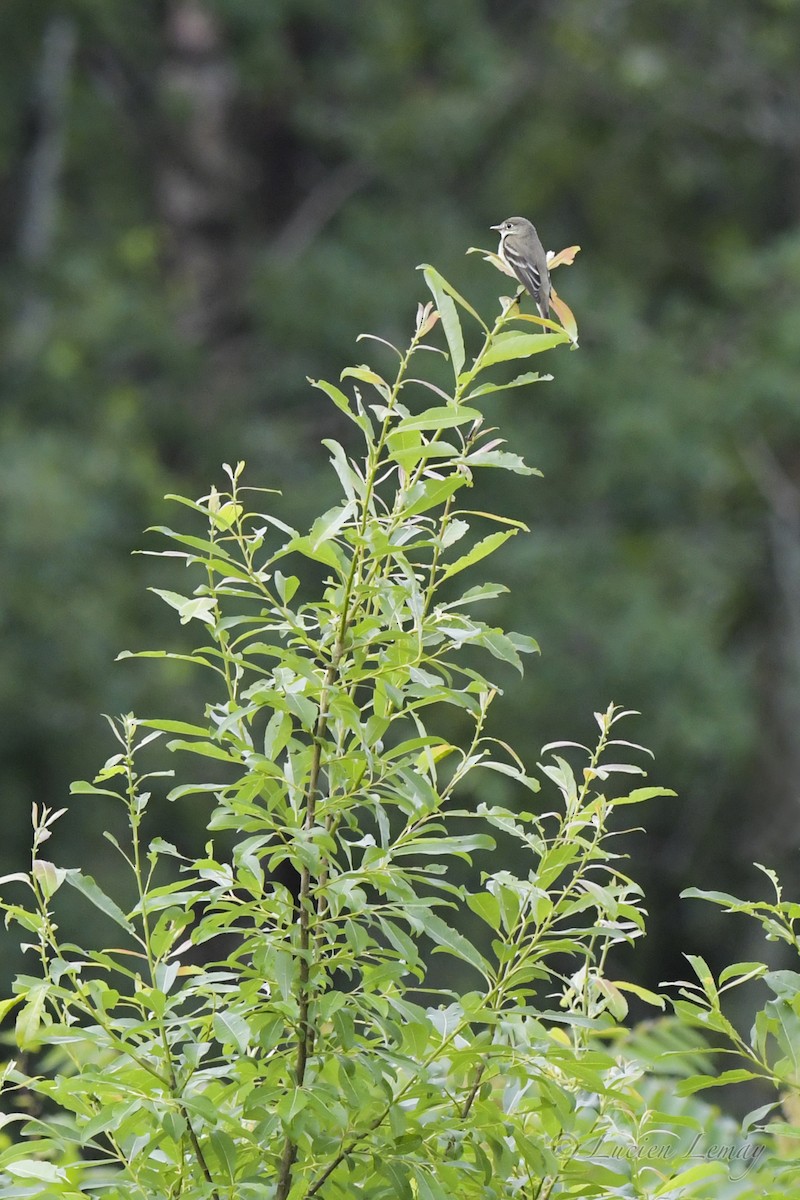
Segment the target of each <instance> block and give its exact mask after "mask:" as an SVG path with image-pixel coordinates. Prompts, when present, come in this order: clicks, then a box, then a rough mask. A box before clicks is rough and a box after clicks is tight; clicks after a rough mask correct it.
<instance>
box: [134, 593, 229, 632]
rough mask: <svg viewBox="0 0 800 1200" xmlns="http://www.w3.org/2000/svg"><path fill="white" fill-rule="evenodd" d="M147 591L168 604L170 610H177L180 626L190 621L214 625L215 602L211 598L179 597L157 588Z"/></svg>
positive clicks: (176, 594) (177, 594)
mask: <svg viewBox="0 0 800 1200" xmlns="http://www.w3.org/2000/svg"><path fill="white" fill-rule="evenodd" d="M147 590H148V592H153V594H154V595H156V596H160V597H161V599H162V600H164V601H166V603H167V604H169V606H170V608H174V609H176V610H177V612H178V613H179V614H180V618H181V625H186V624H188V622H189V621H192V620H194V621H203V622H204V624H206V625H213V624H214V621H215V619H216V606H217V602H216V600H215V599H214V597H213V596H181V595H180V594H179V593H178V592H169V591H166V590H165V589H164V588H157V587H151V588H148V589H147Z"/></svg>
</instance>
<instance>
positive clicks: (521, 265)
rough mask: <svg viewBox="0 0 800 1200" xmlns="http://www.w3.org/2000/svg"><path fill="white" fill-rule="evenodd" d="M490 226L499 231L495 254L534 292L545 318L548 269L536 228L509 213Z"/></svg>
mask: <svg viewBox="0 0 800 1200" xmlns="http://www.w3.org/2000/svg"><path fill="white" fill-rule="evenodd" d="M490 228H492V229H497V230H498V231H499V233H500V246H499V249H498V251H497V253H498V256H499V257H500V258H502V260H503V262H504V263H505V264H506V266H508V267H510V268H511V270H512V271H513V272H514V274H515V275H516V277H517V279H518V280H519V281H520V283H521V284H522V286H523V287H524V288H527V290H528V291H529V292H530V294H531V295H532V296H533V299H534V301H535V302H536V307H537V308H538V310H539V316H540V317H544V318H545V319H546V318H547V317H548V316H549V314H550V272H549V271H548V269H547V255H546V254H545V252H544V246H543V245H542V243H541V242H540V241H539V235H538V233H537V232H536V230H535V228H534V227H533V225H532V224H531V222H530V221H529V220H528V219H527V217H509V218H508V219H507V220H506V221H503V222H502V223H501V224H500V225H492V226H490Z"/></svg>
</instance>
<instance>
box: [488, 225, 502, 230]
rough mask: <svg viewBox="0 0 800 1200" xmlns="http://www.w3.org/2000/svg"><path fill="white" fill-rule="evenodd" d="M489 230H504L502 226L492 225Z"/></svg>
mask: <svg viewBox="0 0 800 1200" xmlns="http://www.w3.org/2000/svg"><path fill="white" fill-rule="evenodd" d="M489 228H490V229H497V230H498V231H499V230H501V229H502V228H503V226H502V225H490V226H489Z"/></svg>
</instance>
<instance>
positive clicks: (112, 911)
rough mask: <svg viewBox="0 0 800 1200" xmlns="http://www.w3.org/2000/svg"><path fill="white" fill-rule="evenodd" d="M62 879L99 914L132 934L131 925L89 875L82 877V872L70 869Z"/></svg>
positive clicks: (114, 902) (73, 868)
mask: <svg viewBox="0 0 800 1200" xmlns="http://www.w3.org/2000/svg"><path fill="white" fill-rule="evenodd" d="M64 878H65V882H66V883H68V884H70V886H71V887H74V888H75V890H76V891H77V892H80V894H81V895H82V896H85V897H86V899H87V900H88V901H89V902H90V903H91V904H93V905H94V906H95V908H99V909H100V911H101V912H103V913H105V914H106V916H107V917H110V918H111V920H112V921H115V922H116V924H117V925H120V926H121V927H122V928H123V929H124V930H125V931H126V932H127V933H133V932H134V928H133V925H132V924H131V923H130V921H129V920H128V918H127V917H126V916H125V913H124V912H123V911H122V909H121V908H120V907H119V905H118V904H117V903H116V901H114V900H112V899H111V897H110V896H107V895H106V894H105V892H104V891H103V889H102V888H101V887H99V886H98V885H97V883H95V881H94V879H92V877H91V875H84V874H83V872H82V871H79V870H77V868H75V867H71V868H70V869H69V870H68V871H66V872H65V875H64Z"/></svg>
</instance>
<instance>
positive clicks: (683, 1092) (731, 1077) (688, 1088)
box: [675, 1067, 760, 1096]
mask: <svg viewBox="0 0 800 1200" xmlns="http://www.w3.org/2000/svg"><path fill="white" fill-rule="evenodd" d="M758 1078H760V1077H759V1076H758V1075H756V1074H755V1073H754V1072H753V1071H748V1070H747V1069H746V1068H745V1067H736V1068H735V1069H734V1070H732V1071H722V1072H721V1073H720V1074H719V1075H691V1076H690V1077H689V1078H688V1079H679V1080H678V1082H677V1083H676V1084H675V1091H676V1093H677V1095H679V1096H692V1095H693V1094H694V1093H695V1092H702V1091H703V1090H704V1089H705V1088H713V1087H725V1085H726V1084H729V1083H747V1082H748V1081H749V1080H752V1079H758Z"/></svg>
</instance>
